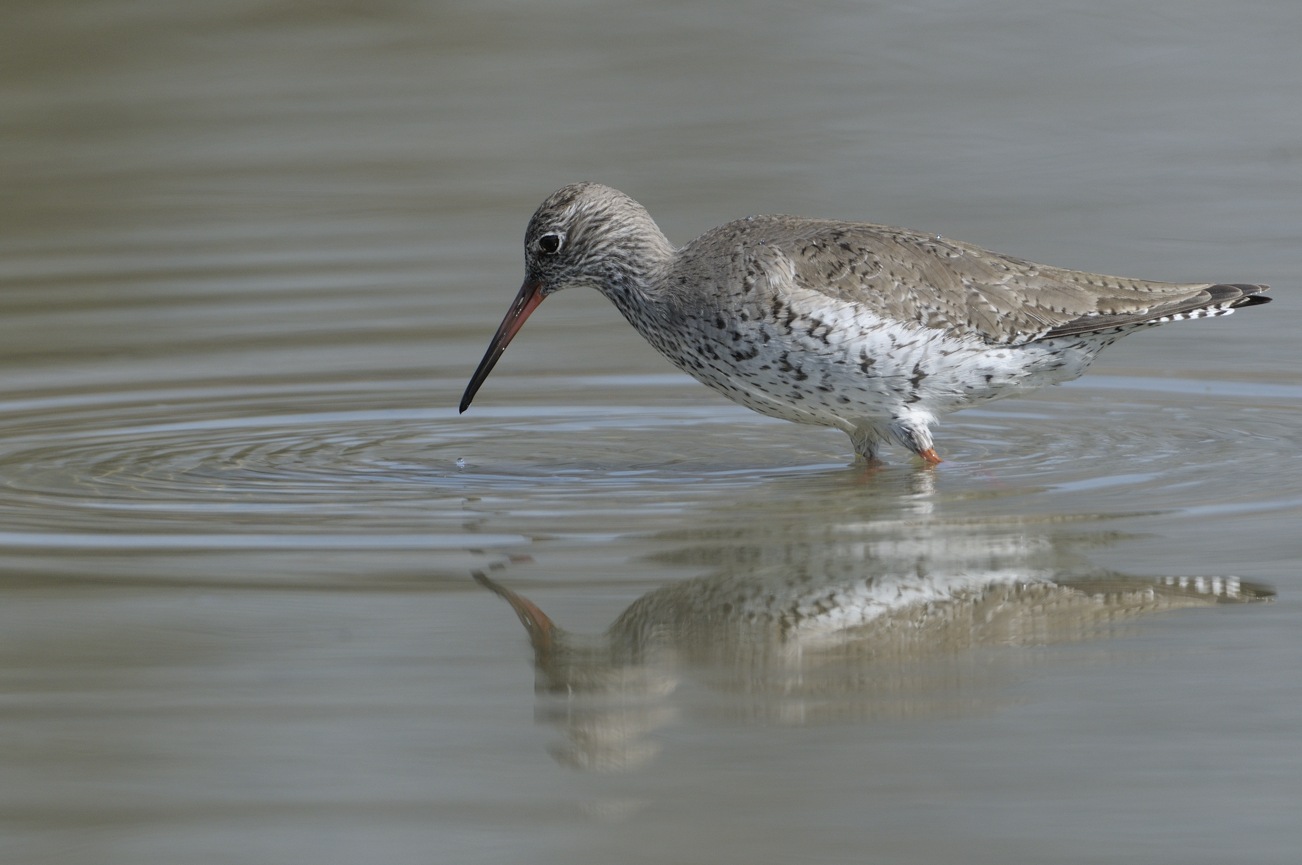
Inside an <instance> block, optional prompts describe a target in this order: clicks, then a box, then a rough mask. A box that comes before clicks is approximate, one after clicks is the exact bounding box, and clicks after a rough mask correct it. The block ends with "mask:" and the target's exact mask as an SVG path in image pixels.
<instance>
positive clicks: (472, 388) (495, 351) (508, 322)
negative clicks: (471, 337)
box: [457, 277, 543, 413]
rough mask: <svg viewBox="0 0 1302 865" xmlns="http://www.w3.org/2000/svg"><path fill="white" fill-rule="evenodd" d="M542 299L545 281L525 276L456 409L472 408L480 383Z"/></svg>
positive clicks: (461, 410) (458, 410) (459, 410)
mask: <svg viewBox="0 0 1302 865" xmlns="http://www.w3.org/2000/svg"><path fill="white" fill-rule="evenodd" d="M542 302H543V293H542V283H541V282H539V281H538V280H536V279H529V278H528V277H526V278H525V280H524V285H522V286H520V293H519V294H517V295H516V296H515V300H513V301H511V308H510V309H508V310H507V311H506V317H505V318H503V319H502V323H501V324H499V325H498V326H497V333H495V334H493V341H492V342H490V343H489V344H488V351H486V352H484V359H483V360H481V361H480V362H479V366H478V367H477V368H476V369H475V374H474V375H472V376H471V377H470V384H468V385H466V392H465V393H464V394H462V395H461V407H460V408H459V409H457V412H458V413H461V412H464V411H465V410H466V409H468V408H470V401H471V400H472V399H474V398H475V394H476V393H478V392H479V386H480V385H482V384H483V383H484V379H486V378H488V374H489V373H490V372H492V371H493V367H494V366H496V365H497V361H498V359H500V358H501V357H502V352H504V351H506V347H507V346H508V345H510V344H511V340H512V339H514V338H515V335H516V334H517V333H519V332H520V328H521V327H523V326H524V321H525V319H527V318H528V317H529V314H530V313H532V312H533V311H534V310H535V309H537V308H538V304H540V303H542Z"/></svg>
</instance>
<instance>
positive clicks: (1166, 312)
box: [1040, 283, 1270, 339]
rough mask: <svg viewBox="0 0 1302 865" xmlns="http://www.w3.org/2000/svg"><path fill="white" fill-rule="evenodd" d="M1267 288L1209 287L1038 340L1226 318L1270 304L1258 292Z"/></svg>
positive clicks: (1085, 319)
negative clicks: (1259, 305)
mask: <svg viewBox="0 0 1302 865" xmlns="http://www.w3.org/2000/svg"><path fill="white" fill-rule="evenodd" d="M1269 288H1270V286H1268V285H1253V284H1250V283H1219V284H1217V285H1209V286H1206V287H1205V288H1203V289H1202V290H1201V291H1198V292H1197V293H1195V294H1192V295H1190V296H1188V297H1184V298H1181V299H1180V300H1176V301H1172V302H1170V303H1164V304H1160V305H1158V306H1154V307H1151V308H1149V309H1145V310H1141V311H1139V312H1128V313H1119V314H1114V315H1099V314H1093V315H1085V316H1081V317H1080V318H1078V319H1075V320H1073V321H1069V322H1067V323H1066V324H1063V325H1059V326H1058V327H1055V328H1054V329H1053V330H1050V331H1049V332H1048V333H1046V334H1044V335H1043V336H1041V337H1040V339H1056V338H1058V337H1063V336H1078V335H1080V334H1087V333H1100V332H1102V331H1110V330H1122V329H1126V328H1130V327H1138V326H1141V325H1152V324H1165V323H1166V322H1168V321H1183V320H1184V319H1191V318H1211V317H1213V316H1218V315H1229V314H1230V313H1231V312H1233V311H1234V310H1236V309H1238V308H1239V307H1241V306H1257V305H1258V304H1262V303H1270V298H1269V297H1263V296H1262V292H1264V291H1266V290H1267V289H1269Z"/></svg>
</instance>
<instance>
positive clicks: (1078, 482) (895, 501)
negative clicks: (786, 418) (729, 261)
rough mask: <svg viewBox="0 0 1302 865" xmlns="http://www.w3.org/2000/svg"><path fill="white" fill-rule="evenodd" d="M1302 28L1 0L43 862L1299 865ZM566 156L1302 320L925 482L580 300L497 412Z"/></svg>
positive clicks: (1022, 429) (655, 196) (685, 232)
mask: <svg viewBox="0 0 1302 865" xmlns="http://www.w3.org/2000/svg"><path fill="white" fill-rule="evenodd" d="M1299 14H1302V13H1299V12H1297V11H1296V10H1295V9H1294V7H1293V5H1291V4H1284V3H1262V4H1256V5H1252V6H1249V7H1242V6H1236V7H1234V8H1233V9H1230V8H1228V7H1226V8H1221V7H1220V6H1218V5H1215V4H1187V3H1180V4H1177V3H1164V4H1163V3H1159V4H1156V5H1153V4H1149V6H1147V7H1145V9H1144V10H1141V11H1135V10H1133V9H1131V8H1130V6H1128V5H1125V4H1107V3H1105V4H1103V5H1097V4H1096V5H1095V6H1092V7H1090V8H1089V9H1081V10H1075V11H1064V10H1056V9H1047V8H1042V7H1041V6H1039V5H1036V4H1028V3H1018V2H1014V3H1004V4H976V5H972V4H959V3H946V2H935V3H922V4H916V3H915V4H910V5H908V6H907V7H900V8H876V7H872V8H869V7H864V6H856V5H843V6H829V7H819V8H817V9H810V8H807V7H805V6H800V7H797V6H787V5H784V4H779V3H761V4H758V5H755V4H752V5H749V6H747V7H745V8H744V9H743V8H741V7H736V8H734V7H731V6H728V5H722V6H720V5H708V6H701V5H699V4H658V5H654V4H653V5H651V6H648V5H646V4H641V5H638V4H620V3H606V4H600V3H598V4H592V3H570V4H552V5H550V6H548V7H547V8H546V9H543V8H542V7H534V6H521V5H516V4H509V3H489V4H473V5H461V6H457V5H455V4H454V5H452V6H449V5H448V4H421V3H396V2H395V3H381V4H371V5H369V6H367V7H366V8H365V9H362V8H360V7H359V8H358V9H356V10H350V9H347V8H345V7H343V6H335V7H332V8H329V9H326V8H322V9H307V8H305V7H300V6H298V5H295V4H271V5H267V4H233V5H224V6H222V7H220V8H212V9H210V8H208V7H200V6H193V7H191V6H184V5H183V6H176V5H168V4H159V3H151V2H144V3H71V4H59V6H58V7H57V8H55V7H49V6H41V5H29V6H28V7H21V6H19V7H15V8H14V9H12V10H10V11H8V12H7V13H6V18H7V22H6V26H5V27H4V28H0V32H3V34H4V35H3V37H0V38H3V40H4V44H3V51H4V55H5V56H6V57H7V58H9V62H8V63H7V64H6V66H5V68H4V70H3V71H2V72H0V107H2V108H3V115H4V116H5V118H6V121H5V123H4V125H3V127H0V141H2V143H3V147H0V171H3V174H4V176H5V178H6V181H5V186H6V192H7V205H6V207H5V208H3V209H0V281H2V282H0V598H2V602H0V664H2V665H0V683H2V684H0V724H2V725H3V728H4V731H5V742H6V747H5V748H4V749H3V750H2V751H0V754H2V756H0V779H2V780H0V858H2V859H4V860H5V861H15V862H69V863H79V862H85V863H92V862H93V863H115V862H122V863H133V865H138V863H142V862H167V863H179V862H223V863H229V862H250V863H252V862H268V861H275V862H298V861H302V862H313V863H323V862H341V863H342V862H354V861H359V860H361V859H366V860H373V859H383V860H386V861H391V862H428V861H439V862H493V863H502V862H530V863H536V862H566V863H574V862H609V861H621V862H676V861H708V862H714V863H728V862H762V861H787V860H799V861H807V862H846V861H883V862H900V863H913V862H919V863H921V862H935V861H967V862H999V863H1007V862H1035V863H1055V862H1064V863H1068V862H1070V863H1077V862H1081V863H1084V862H1111V861H1142V862H1180V863H1200V862H1207V863H1213V862H1215V863H1222V862H1226V861H1235V862H1270V863H1276V862H1278V863H1285V862H1292V861H1294V859H1295V857H1296V850H1297V849H1298V847H1299V845H1302V830H1299V829H1298V828H1297V824H1296V813H1297V805H1298V802H1299V801H1302V782H1299V780H1298V779H1299V778H1302V765H1300V764H1299V758H1298V756H1297V755H1298V754H1302V748H1299V744H1302V743H1299V735H1298V725H1297V722H1296V719H1297V717H1298V715H1299V713H1300V712H1302V697H1300V696H1299V690H1298V688H1297V686H1296V684H1295V683H1294V682H1293V680H1292V678H1290V673H1289V671H1290V670H1292V669H1294V667H1295V666H1296V662H1297V658H1298V657H1299V651H1300V650H1302V639H1300V638H1299V637H1298V633H1299V629H1298V627H1297V615H1298V606H1297V603H1296V599H1295V596H1296V594H1297V589H1298V587H1299V577H1298V562H1299V558H1300V556H1299V552H1300V551H1302V548H1300V546H1299V542H1298V539H1297V531H1296V526H1297V525H1298V524H1299V521H1300V518H1302V462H1300V461H1299V453H1300V452H1302V448H1300V447H1299V446H1300V445H1302V374H1299V373H1298V371H1297V368H1296V367H1297V364H1296V363H1294V359H1295V358H1296V356H1297V351H1296V347H1295V340H1294V334H1295V333H1296V332H1297V330H1298V327H1299V324H1300V323H1299V321H1298V304H1297V302H1296V300H1295V295H1296V290H1295V286H1296V285H1297V284H1298V266H1297V255H1296V250H1297V248H1298V245H1299V244H1298V236H1297V235H1298V232H1297V230H1296V221H1297V220H1296V202H1297V200H1298V194H1299V192H1302V189H1299V186H1300V184H1299V180H1298V178H1302V172H1299V171H1298V170H1297V169H1298V162H1299V155H1300V152H1299V150H1298V148H1297V145H1296V141H1298V140H1299V139H1300V138H1302V128H1299V127H1300V126H1302V121H1300V120H1299V119H1298V114H1297V112H1296V111H1295V110H1293V108H1294V105H1293V103H1294V101H1295V99H1294V95H1295V94H1296V92H1298V88H1299V86H1300V85H1302V63H1300V62H1299V61H1298V59H1297V55H1296V51H1295V50H1294V45H1293V41H1292V39H1293V37H1292V35H1291V34H1293V33H1295V32H1296V29H1297V26H1298V25H1299V24H1302V19H1300V18H1299ZM1211 58H1220V59H1218V60H1216V62H1212V60H1211ZM1226 58H1233V59H1232V61H1231V60H1229V59H1226ZM581 178H589V179H594V180H600V181H603V182H606V183H610V184H612V185H616V186H619V187H621V188H623V189H625V191H627V192H629V193H630V194H632V195H634V196H635V197H637V198H638V199H639V200H641V201H643V203H645V204H646V205H647V206H648V207H649V208H650V210H651V212H652V213H653V215H654V216H656V217H657V219H659V220H660V221H661V224H662V226H663V227H664V228H665V230H666V231H667V233H668V234H669V235H670V237H671V238H672V239H674V240H676V241H685V240H687V239H689V238H690V237H691V236H693V235H694V234H695V233H697V232H700V231H703V230H704V229H706V228H708V227H710V226H711V225H713V224H716V223H718V222H720V221H723V220H725V219H728V218H733V217H736V216H741V215H744V214H746V213H749V212H764V211H784V212H795V213H805V214H809V215H819V216H841V217H851V218H864V219H870V220H874V221H880V222H888V223H896V224H904V225H909V226H912V227H916V228H920V229H925V230H935V231H937V232H941V233H944V234H946V235H949V236H952V237H957V238H961V239H963V240H969V241H973V242H977V243H982V244H984V245H987V246H991V247H993V248H997V249H1000V250H1003V251H1007V252H1010V253H1013V254H1017V255H1022V256H1025V257H1028V258H1032V259H1037V260H1043V261H1050V262H1053V263H1056V264H1062V265H1068V266H1077V267H1085V268H1088V269H1092V270H1100V271H1108V272H1119V273H1130V274H1134V275H1138V276H1148V277H1154V278H1170V279H1189V280H1193V279H1209V280H1210V279H1215V280H1225V281H1254V282H1255V281H1260V282H1269V283H1272V284H1274V285H1275V287H1276V288H1275V297H1276V300H1275V302H1274V303H1273V304H1271V305H1270V306H1267V307H1262V308H1259V309H1251V310H1245V311H1243V312H1242V313H1240V314H1236V315H1234V316H1231V317H1229V318H1227V319H1219V320H1215V321H1202V322H1191V323H1187V324H1182V325H1173V326H1171V327H1168V328H1162V329H1160V330H1157V331H1154V332H1151V333H1146V334H1142V335H1139V336H1137V337H1134V338H1132V339H1128V340H1125V341H1123V342H1122V343H1120V344H1118V345H1117V346H1115V347H1114V348H1113V349H1111V350H1110V351H1109V352H1108V353H1106V354H1105V356H1104V358H1103V359H1102V360H1100V361H1099V363H1098V364H1097V365H1096V367H1095V370H1094V371H1093V372H1092V373H1091V374H1090V375H1089V376H1087V377H1086V378H1084V379H1082V380H1080V381H1078V382H1075V383H1072V384H1069V385H1066V386H1063V387H1060V388H1054V389H1051V390H1049V391H1045V392H1042V393H1040V394H1037V395H1035V396H1032V397H1028V398H1025V399H1021V400H1016V401H1007V402H1003V403H996V404H992V405H990V406H988V407H984V408H982V409H980V410H973V411H968V412H964V413H961V414H959V415H955V416H952V417H950V418H947V419H946V420H945V422H944V424H943V425H942V426H941V427H940V428H939V429H938V430H937V447H938V449H939V450H940V451H941V453H942V455H943V456H945V457H946V460H947V461H946V462H945V463H944V464H942V465H941V466H940V467H939V468H938V469H936V470H923V469H920V468H919V467H918V466H916V465H915V464H914V463H913V462H911V461H910V460H909V459H907V458H906V457H905V455H904V454H902V453H899V452H895V453H892V454H890V455H888V456H889V459H890V464H889V465H888V466H887V467H886V468H884V469H881V470H879V471H876V472H871V473H868V472H865V471H864V470H863V469H862V468H858V467H855V466H853V465H851V464H850V460H849V458H850V450H849V447H848V441H847V440H846V439H845V437H844V436H842V435H841V434H840V433H836V432H831V431H820V430H810V429H804V428H799V427H796V426H793V425H789V424H784V423H781V422H777V421H772V420H769V419H765V418H762V417H759V416H757V415H754V414H752V413H750V412H747V411H745V410H744V409H741V408H738V407H735V406H732V405H731V404H729V403H726V402H724V401H722V400H721V399H720V398H718V397H716V396H715V395H713V394H711V393H709V392H707V391H705V390H704V389H703V388H701V387H699V386H698V385H696V384H695V383H694V382H692V381H690V380H689V379H687V378H686V377H684V376H682V375H680V374H678V373H677V372H675V371H674V370H673V369H672V368H670V367H669V366H668V365H667V364H666V363H665V362H664V361H663V360H661V359H660V358H659V357H658V356H656V355H655V354H654V352H653V351H652V350H651V349H650V348H648V347H646V346H645V345H643V344H642V343H641V342H640V341H639V340H637V338H636V336H635V335H634V334H632V332H631V331H630V330H629V329H628V328H627V326H626V325H625V324H624V323H623V321H622V320H621V319H620V318H619V316H618V314H617V313H615V311H614V310H613V309H611V308H609V306H608V305H607V304H606V303H605V301H603V300H602V299H601V298H600V297H598V296H596V295H595V293H589V294H582V293H578V292H575V293H572V294H571V293H567V294H564V295H560V296H557V297H556V298H554V299H551V300H549V301H548V303H547V304H546V305H545V306H544V307H543V308H542V309H541V310H540V311H539V312H538V313H537V314H536V315H535V316H534V318H533V319H532V320H531V321H530V323H529V325H528V327H527V328H526V329H525V331H524V332H523V334H522V335H521V336H520V337H519V338H518V339H517V340H516V342H515V343H514V344H513V345H512V347H511V350H510V352H508V354H507V355H506V357H505V358H504V359H503V361H502V362H501V364H499V366H498V369H497V371H496V372H495V373H494V374H493V376H492V378H490V380H489V381H488V383H487V384H486V385H485V387H484V389H483V391H482V392H481V394H480V396H479V397H478V398H477V400H476V403H475V405H474V407H473V408H472V409H471V410H470V411H469V412H468V413H467V414H466V415H464V416H458V415H457V414H456V410H455V403H456V401H457V399H458V397H459V396H460V393H461V389H462V388H463V387H464V385H465V382H466V379H467V378H468V376H469V374H470V372H471V371H472V370H473V368H474V365H475V363H476V362H477V361H478V359H479V356H480V354H481V352H482V351H483V349H484V346H485V345H486V343H487V341H488V338H489V337H490V335H491V333H492V330H493V328H494V327H495V326H496V324H497V321H498V320H499V318H500V316H501V314H502V313H503V312H504V311H505V307H506V304H507V303H508V302H509V300H510V297H511V296H512V292H513V291H514V289H515V286H516V285H518V282H519V278H520V272H519V271H520V249H519V242H520V237H521V235H522V234H523V230H524V224H525V221H526V220H527V218H528V216H529V213H530V212H531V211H532V209H533V208H534V207H535V206H536V205H537V203H538V202H539V201H540V200H541V199H542V198H543V197H544V196H545V195H546V194H547V193H548V192H550V191H551V190H552V189H553V188H555V187H556V186H559V185H561V184H563V183H566V182H570V181H573V180H576V179H581ZM508 601H510V603H509V602H508ZM512 604H514V608H513V605H512ZM517 614H523V619H521V618H520V616H519V615H517ZM522 621H523V623H524V624H526V625H529V626H531V627H532V628H533V631H532V633H531V632H530V631H528V630H526V628H523V627H522V626H521V625H522Z"/></svg>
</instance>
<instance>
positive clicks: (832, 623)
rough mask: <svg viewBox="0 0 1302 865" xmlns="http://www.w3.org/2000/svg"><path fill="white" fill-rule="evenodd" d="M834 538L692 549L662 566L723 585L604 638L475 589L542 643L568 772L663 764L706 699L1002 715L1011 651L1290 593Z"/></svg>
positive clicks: (1072, 559)
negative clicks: (1002, 686) (666, 742)
mask: <svg viewBox="0 0 1302 865" xmlns="http://www.w3.org/2000/svg"><path fill="white" fill-rule="evenodd" d="M821 534H822V536H820V537H818V538H817V539H810V538H808V537H804V538H803V539H798V540H795V541H792V540H791V539H772V542H771V543H761V544H759V545H756V544H754V543H746V542H745V540H746V539H743V538H739V537H736V536H734V537H731V538H730V539H723V538H720V537H713V538H711V537H708V533H702V535H707V536H698V537H695V538H688V537H678V538H676V540H679V541H690V543H688V545H686V546H683V547H680V548H678V549H677V551H676V552H674V553H671V554H668V555H665V556H660V557H658V558H660V559H663V560H665V561H666V562H667V563H671V564H676V565H682V564H704V563H707V562H708V563H709V565H710V566H711V567H713V568H714V570H713V571H712V572H711V573H709V574H708V575H706V576H703V577H699V578H695V579H687V580H682V581H679V582H675V583H671V584H669V585H667V586H664V587H662V588H659V589H656V590H654V591H651V592H649V593H647V594H646V595H644V596H642V597H641V598H639V599H638V600H636V601H634V602H633V603H632V604H631V605H630V606H629V607H628V608H627V609H626V610H625V611H624V612H623V613H622V614H620V615H619V617H618V618H617V619H616V620H615V622H614V623H613V624H612V625H611V626H610V627H609V628H608V629H607V630H606V631H605V633H603V634H600V635H578V634H573V633H570V632H568V631H566V630H564V629H563V628H561V627H559V626H557V625H556V624H555V623H554V622H553V621H552V620H551V619H550V618H549V617H548V616H547V615H546V613H544V612H543V611H542V610H541V609H540V608H539V607H538V606H537V605H535V604H534V603H533V602H531V601H530V600H528V599H527V598H525V597H523V596H521V595H519V594H517V593H516V592H514V591H512V590H511V589H509V588H507V587H505V586H503V585H501V584H500V583H498V582H496V581H495V580H493V579H490V578H489V577H488V576H487V575H485V574H483V573H476V574H475V578H476V579H477V580H478V581H479V582H480V583H481V584H482V585H484V586H486V587H487V588H489V589H491V590H492V591H494V592H495V593H497V594H498V595H499V596H501V597H502V598H504V599H506V600H507V601H508V602H509V603H510V605H511V607H512V608H513V609H514V610H515V612H516V614H517V615H518V616H519V618H520V621H521V622H522V623H523V624H524V626H525V629H526V631H527V632H528V635H529V640H530V642H531V644H532V646H533V651H534V662H535V666H536V689H537V692H538V694H539V708H538V715H539V719H540V720H542V721H544V722H548V723H554V724H555V725H557V726H558V727H560V728H561V729H562V730H563V732H564V736H565V740H564V743H563V744H561V745H559V746H558V747H556V748H554V749H553V753H554V755H555V756H556V758H557V759H558V760H559V761H560V762H562V763H565V764H569V765H573V766H575V767H578V768H582V769H587V770H605V771H619V770H624V769H629V768H633V767H636V766H638V765H641V764H643V763H645V762H646V761H647V760H649V759H650V758H651V757H652V756H653V755H654V754H655V753H656V750H657V743H656V740H655V737H654V735H653V734H654V731H655V730H656V729H658V728H662V727H664V726H666V725H668V724H670V723H672V722H674V721H675V720H676V719H677V718H679V717H680V716H681V715H682V714H683V713H685V712H690V711H692V710H693V709H694V708H698V707H699V706H700V703H699V701H698V700H697V698H699V696H700V694H701V693H708V694H715V695H717V694H720V693H722V694H724V695H726V697H727V699H726V700H722V701H719V700H714V701H711V702H710V711H714V712H718V713H723V714H730V715H733V716H740V717H743V718H745V719H747V720H759V721H765V722H769V723H789V724H806V723H818V722H823V721H834V720H842V721H843V720H865V719H869V718H875V717H884V716H885V717H908V716H913V715H919V714H929V713H942V714H943V713H947V712H949V713H953V712H967V711H972V710H977V709H979V708H980V707H981V706H985V705H990V704H991V703H993V702H995V701H996V699H997V698H995V697H993V696H992V694H993V693H994V692H995V691H996V690H997V689H995V688H994V686H995V685H997V684H998V683H999V682H1000V680H1001V678H1003V679H1006V678H1007V676H1008V674H1009V673H1010V672H1011V671H1013V670H1015V669H1017V667H1018V658H1017V657H1010V655H1012V656H1016V655H1018V653H1010V652H1009V651H1008V647H1020V648H1021V649H1026V648H1028V647H1041V646H1048V645H1053V644H1061V643H1069V642H1076V641H1080V640H1085V639H1092V638H1098V637H1101V636H1107V635H1109V634H1112V633H1115V632H1116V629H1117V626H1118V625H1120V624H1121V623H1124V622H1129V621H1131V620H1133V619H1134V618H1135V617H1138V616H1142V615H1146V614H1149V613H1158V612H1164V611H1168V610H1177V609H1182V608H1188V607H1205V606H1211V605H1214V604H1218V603H1240V602H1251V601H1260V600H1265V599H1268V598H1270V597H1271V596H1273V594H1274V593H1273V591H1272V590H1271V589H1269V588H1268V587H1266V586H1263V585H1260V584H1253V583H1249V582H1246V581H1243V580H1240V579H1238V578H1237V577H1228V576H1226V577H1190V576H1159V577H1135V576H1127V575H1124V574H1119V573H1115V572H1111V571H1106V570H1100V569H1098V568H1096V567H1093V566H1091V565H1090V564H1089V562H1088V561H1087V560H1085V559H1084V558H1083V557H1082V556H1080V555H1079V554H1077V553H1075V552H1074V551H1073V550H1074V548H1075V547H1077V546H1079V545H1080V543H1079V538H1078V539H1077V540H1076V541H1073V540H1072V539H1070V538H1063V537H1051V536H1050V535H1048V534H1046V533H1045V532H1044V529H1043V527H1041V528H1040V530H1039V531H1038V532H1037V531H1036V530H1035V528H1034V526H1031V525H1026V524H1019V525H1015V526H1010V525H1000V526H997V527H996V526H992V525H991V524H989V523H986V522H982V523H979V524H978V523H966V524H963V523H960V524H957V525H952V524H950V525H939V524H937V523H935V522H927V523H926V524H923V525H914V526H908V525H902V524H901V523H898V522H894V523H891V524H881V523H877V524H873V523H869V524H862V523H861V524H845V525H841V526H831V527H828V528H827V529H826V530H825V531H824V532H822V533H821ZM750 540H752V541H753V540H754V539H753V538H752V539H750ZM1095 540H1096V542H1097V540H1098V539H1097V538H1096V539H1095ZM992 653H993V654H992ZM1020 655H1021V659H1022V660H1032V661H1034V660H1035V659H1037V658H1041V659H1042V656H1041V655H1039V654H1037V653H1034V652H1024V651H1023V652H1020ZM684 692H687V694H686V695H685V694H684ZM693 694H694V695H695V697H693V696H691V695H693Z"/></svg>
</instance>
